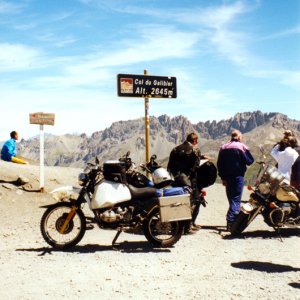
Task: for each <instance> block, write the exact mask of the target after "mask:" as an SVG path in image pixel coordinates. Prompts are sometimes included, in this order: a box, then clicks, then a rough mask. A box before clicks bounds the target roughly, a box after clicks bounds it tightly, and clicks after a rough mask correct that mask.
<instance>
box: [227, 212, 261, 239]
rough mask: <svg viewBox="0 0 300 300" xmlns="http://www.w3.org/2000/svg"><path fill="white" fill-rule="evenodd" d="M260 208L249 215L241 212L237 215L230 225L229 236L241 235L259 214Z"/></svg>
mask: <svg viewBox="0 0 300 300" xmlns="http://www.w3.org/2000/svg"><path fill="white" fill-rule="evenodd" d="M260 209H261V208H260V207H257V208H256V209H254V210H253V211H251V212H250V213H249V214H246V213H244V212H243V211H242V210H241V211H240V212H239V214H238V215H237V217H236V219H235V221H234V222H233V223H232V225H231V229H230V233H231V235H233V236H235V235H238V234H240V233H242V232H243V231H244V230H245V229H246V228H247V227H248V226H249V224H250V223H251V222H252V221H253V220H254V219H255V218H256V216H257V215H258V214H259V212H260Z"/></svg>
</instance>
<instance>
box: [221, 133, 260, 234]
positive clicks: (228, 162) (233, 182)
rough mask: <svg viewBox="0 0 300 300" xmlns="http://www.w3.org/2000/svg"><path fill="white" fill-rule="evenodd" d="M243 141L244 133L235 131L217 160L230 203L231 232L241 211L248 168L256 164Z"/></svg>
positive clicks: (228, 216) (228, 226)
mask: <svg viewBox="0 0 300 300" xmlns="http://www.w3.org/2000/svg"><path fill="white" fill-rule="evenodd" d="M241 140H242V133H241V132H240V131H239V130H233V131H232V133H231V140H230V141H229V142H227V143H226V144H224V145H222V147H221V149H220V151H219V155H218V160H217V167H218V174H219V176H220V177H221V180H222V183H223V185H224V186H225V188H226V195H227V199H228V202H229V209H228V211H227V215H226V220H227V230H230V227H231V224H232V223H233V221H234V219H235V218H236V216H237V215H238V213H239V211H240V207H241V200H242V194H243V188H244V175H245V173H246V170H247V166H250V165H251V164H252V163H253V162H254V158H253V156H252V154H251V152H250V150H249V148H248V147H247V146H246V145H245V144H243V143H242V142H241Z"/></svg>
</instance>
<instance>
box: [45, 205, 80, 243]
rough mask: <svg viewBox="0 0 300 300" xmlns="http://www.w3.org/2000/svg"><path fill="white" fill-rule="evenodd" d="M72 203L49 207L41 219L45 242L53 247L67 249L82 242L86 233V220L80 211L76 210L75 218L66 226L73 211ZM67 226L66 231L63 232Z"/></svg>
mask: <svg viewBox="0 0 300 300" xmlns="http://www.w3.org/2000/svg"><path fill="white" fill-rule="evenodd" d="M72 207H73V205H72V204H71V203H65V202H59V203H56V204H55V205H53V206H51V207H49V208H48V209H47V210H46V211H45V213H44V214H43V216H42V219H41V224H40V227H41V233H42V236H43V238H44V240H45V241H46V242H47V243H48V244H49V245H50V246H52V247H54V248H59V249H67V248H70V247H73V246H75V245H76V244H78V243H79V242H80V240H81V239H82V237H83V236H84V234H85V231H86V219H85V216H84V214H83V212H82V211H81V210H80V209H77V210H75V213H74V216H72V218H71V219H70V221H69V222H68V223H67V224H65V221H66V219H67V217H68V216H69V213H70V212H71V211H72V209H73V208H72ZM63 226H65V228H64V231H63V232H61V231H62V228H63Z"/></svg>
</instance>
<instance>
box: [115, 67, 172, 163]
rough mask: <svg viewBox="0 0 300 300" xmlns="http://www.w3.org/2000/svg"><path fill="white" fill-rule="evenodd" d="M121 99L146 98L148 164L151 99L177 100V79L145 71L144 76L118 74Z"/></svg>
mask: <svg viewBox="0 0 300 300" xmlns="http://www.w3.org/2000/svg"><path fill="white" fill-rule="evenodd" d="M117 85H118V96H119V97H141V98H145V142H146V162H149V160H150V144H149V140H150V138H149V136H150V134H149V132H150V117H149V99H150V98H169V99H170V98H176V97H177V85H176V77H165V76H149V75H148V71H147V70H144V75H132V74H118V75H117Z"/></svg>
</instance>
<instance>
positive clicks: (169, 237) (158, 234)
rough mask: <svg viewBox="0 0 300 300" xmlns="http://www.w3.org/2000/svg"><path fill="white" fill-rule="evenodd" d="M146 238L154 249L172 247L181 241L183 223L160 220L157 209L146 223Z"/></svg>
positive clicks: (144, 225)
mask: <svg viewBox="0 0 300 300" xmlns="http://www.w3.org/2000/svg"><path fill="white" fill-rule="evenodd" d="M143 231H144V234H145V237H146V238H147V240H148V241H149V243H150V244H152V245H153V246H154V247H171V246H173V245H174V244H175V243H177V242H178V241H179V239H180V238H181V236H182V232H183V222H178V221H175V222H166V223H162V222H161V220H160V214H159V209H155V210H154V211H153V212H152V213H151V214H150V215H149V216H148V218H147V219H146V220H145V221H144V224H143Z"/></svg>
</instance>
